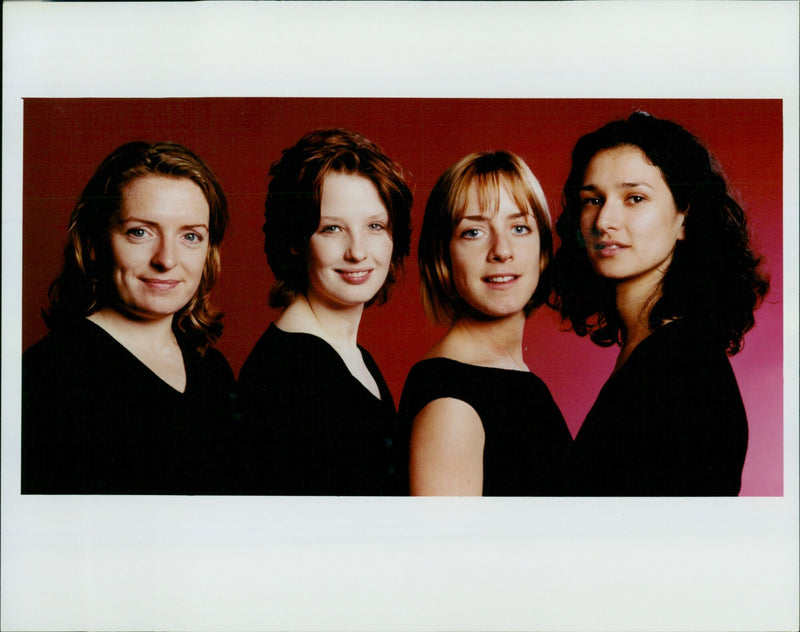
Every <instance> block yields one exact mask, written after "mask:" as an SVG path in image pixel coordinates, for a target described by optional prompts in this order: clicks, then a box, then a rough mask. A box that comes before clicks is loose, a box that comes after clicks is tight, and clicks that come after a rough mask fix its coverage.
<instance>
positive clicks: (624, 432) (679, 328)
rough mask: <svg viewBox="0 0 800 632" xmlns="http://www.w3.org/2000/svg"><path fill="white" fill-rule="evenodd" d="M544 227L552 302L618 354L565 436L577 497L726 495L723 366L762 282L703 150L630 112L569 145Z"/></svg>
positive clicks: (734, 417)
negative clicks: (559, 193) (555, 242)
mask: <svg viewBox="0 0 800 632" xmlns="http://www.w3.org/2000/svg"><path fill="white" fill-rule="evenodd" d="M563 204H564V212H563V213H562V215H561V217H560V218H559V220H558V222H557V225H556V229H557V232H558V235H559V237H560V238H561V247H560V249H559V250H558V253H557V254H556V256H555V259H554V263H553V269H552V271H553V281H554V287H555V291H556V298H555V300H554V304H555V306H557V307H558V309H559V310H560V312H561V314H562V316H563V317H564V318H565V319H567V320H569V323H570V325H571V328H572V329H573V330H574V331H575V332H576V333H577V334H578V335H580V336H585V335H587V334H588V335H589V336H590V338H591V339H592V341H594V342H595V343H597V344H599V345H601V346H612V345H615V344H617V345H619V346H620V353H619V356H618V358H617V363H616V367H615V369H614V372H613V373H612V375H611V377H610V378H609V380H608V382H606V384H605V386H604V387H603V389H602V390H601V392H600V394H599V396H598V398H597V401H596V402H595V404H594V406H593V408H592V409H591V411H590V412H589V414H588V416H587V418H586V420H585V421H584V423H583V425H582V427H581V429H580V432H579V433H578V436H577V437H576V440H575V443H574V446H573V448H574V449H573V452H572V455H571V481H572V485H573V487H572V492H573V493H575V494H578V495H606V496H633V495H653V496H656V495H658V496H660V495H683V496H692V495H736V494H738V493H739V489H740V485H741V472H742V466H743V464H744V458H745V454H746V451H747V436H748V430H747V417H746V414H745V409H744V405H743V403H742V398H741V395H740V393H739V388H738V385H737V383H736V378H735V376H734V374H733V371H732V369H731V366H730V362H729V361H728V358H727V357H726V352H727V353H728V354H731V355H732V354H735V353H736V352H738V351H739V350H740V348H741V345H742V338H743V336H744V334H745V332H746V331H748V330H749V329H750V328H751V327H752V326H753V323H754V319H753V312H754V310H755V308H756V307H757V306H758V305H759V304H760V302H761V300H762V299H763V297H764V295H765V293H766V291H767V289H768V282H767V280H766V279H765V278H764V277H762V276H761V274H760V273H759V271H758V264H759V259H758V257H756V256H755V255H754V253H753V251H752V250H751V248H750V242H749V238H748V233H747V227H746V221H745V214H744V211H743V210H742V207H741V206H740V205H739V203H738V202H736V200H735V199H734V198H733V197H732V196H731V194H730V193H729V191H728V187H727V185H726V183H725V179H724V178H723V176H722V174H721V172H720V170H719V168H718V166H716V165H715V163H714V162H713V160H712V159H711V157H710V156H709V152H708V151H707V150H706V149H705V147H703V145H702V144H701V143H700V141H698V139H696V138H695V137H694V136H692V135H691V134H690V133H689V132H687V131H686V130H685V129H684V128H682V127H681V126H680V125H678V124H676V123H673V122H671V121H666V120H660V119H658V118H656V117H654V116H651V115H649V114H647V113H643V112H637V113H635V114H632V115H631V116H630V117H629V118H628V119H627V120H621V121H615V122H612V123H609V124H607V125H605V126H604V127H602V128H601V129H599V130H597V131H596V132H593V133H590V134H587V135H585V136H583V137H582V138H581V139H580V140H579V141H578V143H577V144H576V146H575V149H574V150H573V152H572V168H571V171H570V174H569V177H568V178H567V182H566V184H565V186H564V191H563Z"/></svg>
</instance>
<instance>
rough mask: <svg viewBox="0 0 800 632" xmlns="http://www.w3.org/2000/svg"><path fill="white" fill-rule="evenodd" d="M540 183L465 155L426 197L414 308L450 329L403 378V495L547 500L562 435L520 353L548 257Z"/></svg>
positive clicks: (501, 158) (504, 157)
mask: <svg viewBox="0 0 800 632" xmlns="http://www.w3.org/2000/svg"><path fill="white" fill-rule="evenodd" d="M552 244H553V241H552V234H551V231H550V217H549V215H548V211H547V203H546V200H545V197H544V193H543V192H542V189H541V186H540V185H539V182H538V181H537V180H536V178H535V177H534V175H533V173H531V170H530V169H529V168H528V166H527V165H526V164H525V162H524V161H523V160H522V159H521V158H519V157H518V156H516V155H514V154H511V153H508V152H504V151H495V152H484V153H475V154H470V155H468V156H465V157H464V158H462V159H461V160H460V161H458V162H457V163H455V164H454V165H453V166H451V167H450V168H449V169H448V170H447V171H446V172H445V173H444V174H443V175H442V176H441V177H440V178H439V180H438V182H437V183H436V185H435V186H434V189H433V191H432V193H431V195H430V197H429V198H428V204H427V206H426V208H425V218H424V220H423V224H422V232H421V235H420V243H419V266H420V273H421V276H422V300H423V305H424V307H425V309H426V311H427V313H428V316H429V317H430V318H431V320H433V321H434V322H436V323H438V324H444V325H447V326H448V327H449V329H448V331H447V333H446V334H445V336H444V337H443V338H442V339H441V340H440V341H439V342H438V343H437V344H436V345H434V346H433V348H432V349H431V350H430V351H429V352H428V353H427V354H426V356H425V358H424V359H423V360H422V361H421V362H419V363H417V364H416V365H414V367H413V368H412V369H411V372H410V373H409V375H408V378H407V379H406V383H405V386H404V388H403V395H402V398H401V401H400V415H401V419H402V420H403V422H404V423H405V425H406V426H410V458H409V476H410V491H411V493H412V494H414V495H449V496H455V495H478V496H479V495H487V496H534V495H557V494H558V493H559V492H560V491H561V489H562V487H561V485H562V469H561V466H562V461H563V457H564V453H565V451H566V449H567V448H568V446H569V445H570V442H571V436H570V433H569V430H568V428H567V426H566V423H565V422H564V418H563V417H562V415H561V412H560V411H559V410H558V407H557V406H556V403H555V402H554V401H553V398H552V396H551V395H550V391H549V390H548V388H547V386H546V385H545V384H544V382H542V381H541V380H540V379H539V378H538V377H537V376H536V375H534V374H533V373H531V372H530V370H529V369H528V367H527V365H526V364H525V360H524V358H523V353H522V337H523V331H524V327H525V321H526V318H527V317H528V315H529V314H530V313H531V312H532V311H533V309H534V308H536V307H537V306H538V305H541V304H542V303H543V302H544V300H545V299H546V297H547V294H548V291H549V286H548V284H547V280H546V278H545V277H546V270H547V265H548V263H549V260H550V256H551V254H552V248H553V245H552Z"/></svg>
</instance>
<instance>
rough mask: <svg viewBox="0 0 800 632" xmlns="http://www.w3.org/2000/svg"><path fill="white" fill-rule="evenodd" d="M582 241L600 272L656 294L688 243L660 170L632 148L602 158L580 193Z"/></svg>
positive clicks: (681, 217)
mask: <svg viewBox="0 0 800 632" xmlns="http://www.w3.org/2000/svg"><path fill="white" fill-rule="evenodd" d="M580 195H581V235H582V236H583V240H584V242H585V243H586V248H587V252H588V255H589V259H590V261H591V262H592V266H593V267H594V269H595V271H596V272H597V273H598V274H599V275H601V276H604V277H606V278H609V279H613V280H616V281H618V282H619V283H621V284H622V283H624V284H625V285H629V286H630V285H636V286H641V288H642V289H643V290H644V291H645V292H648V293H649V292H652V291H653V290H654V289H655V288H657V287H658V284H659V283H660V281H661V279H662V278H663V276H664V274H665V273H666V271H667V269H668V268H669V265H670V262H671V261H672V253H673V252H674V250H675V244H676V242H678V241H679V240H681V239H683V238H684V228H683V221H684V217H685V213H684V212H681V211H679V210H678V209H677V208H676V206H675V201H674V200H673V198H672V193H671V192H670V190H669V187H668V186H667V183H666V182H665V181H664V177H663V176H662V174H661V170H660V169H658V167H656V166H654V165H653V164H652V163H650V161H649V160H648V159H647V156H646V155H645V153H644V152H643V151H642V150H641V149H639V148H638V147H635V146H633V145H621V146H619V147H613V148H611V149H605V150H603V151H600V152H598V153H597V154H595V156H594V157H593V158H592V160H591V162H590V163H589V166H588V167H587V168H586V172H585V174H584V177H583V186H582V187H581V193H580Z"/></svg>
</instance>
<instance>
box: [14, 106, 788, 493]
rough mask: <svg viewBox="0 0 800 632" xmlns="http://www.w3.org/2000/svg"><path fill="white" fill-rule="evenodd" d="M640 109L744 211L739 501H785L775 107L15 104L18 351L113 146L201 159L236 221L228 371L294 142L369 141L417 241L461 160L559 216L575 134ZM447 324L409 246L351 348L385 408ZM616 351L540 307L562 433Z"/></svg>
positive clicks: (39, 325)
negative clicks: (497, 162) (747, 278)
mask: <svg viewBox="0 0 800 632" xmlns="http://www.w3.org/2000/svg"><path fill="white" fill-rule="evenodd" d="M637 109H644V110H648V111H650V112H651V113H653V114H655V115H657V116H659V117H662V118H669V119H673V120H675V121H677V122H678V123H681V124H682V125H683V126H684V127H686V128H687V129H689V130H690V131H691V132H693V133H694V134H696V135H697V136H699V137H700V138H701V139H702V140H703V141H704V142H705V144H706V146H707V147H708V148H709V149H710V150H711V152H712V153H713V154H714V155H715V156H716V157H717V159H718V160H719V162H720V164H721V165H722V167H723V170H724V172H725V174H726V176H727V178H728V181H729V183H730V184H731V185H732V187H733V188H734V190H735V191H736V193H737V195H738V197H739V199H740V201H742V202H743V203H744V206H745V208H746V210H747V212H748V216H749V221H750V227H751V234H752V236H753V239H754V242H755V245H756V248H757V249H758V250H759V251H760V252H761V253H762V254H763V255H764V258H765V269H766V270H767V271H768V272H769V274H770V275H771V279H772V287H771V290H770V294H769V295H768V297H767V301H766V303H765V304H764V305H763V306H762V308H761V309H760V310H759V311H758V312H757V315H756V327H755V328H754V329H753V330H752V331H751V332H750V333H749V334H748V335H747V337H746V344H745V348H744V350H743V351H742V352H741V353H739V354H738V355H737V356H735V357H734V358H733V359H732V364H733V367H734V370H735V372H736V375H737V378H738V381H739V386H740V388H741V391H742V396H743V398H744V401H745V405H746V407H747V412H748V419H749V422H750V443H749V448H748V453H747V460H746V462H745V467H744V472H743V476H742V492H741V493H742V495H753V496H780V495H782V494H783V375H782V365H783V352H782V341H783V322H782V301H783V294H782V286H783V282H782V279H783V270H782V254H783V253H782V154H783V152H782V114H781V112H782V103H781V101H779V100H695V99H682V100H676V99H636V100H630V99H614V100H610V99H597V100H594V99H592V100H590V99H542V100H531V99H459V100H454V99H320V98H313V99H310V98H309V99H306V98H303V99H284V98H281V99H261V98H244V99H233V98H213V99H26V100H25V109H24V117H25V118H24V154H23V180H24V182H23V187H24V188H23V273H22V276H23V305H22V322H23V332H22V333H23V348H27V347H28V346H30V345H31V344H33V343H34V342H36V340H38V339H39V338H41V337H42V336H43V335H44V334H45V333H46V331H47V330H46V327H45V326H44V323H43V322H42V319H41V317H40V315H39V313H40V310H41V309H42V308H43V307H44V306H46V304H47V288H48V286H49V284H50V282H51V281H52V280H53V279H54V278H55V276H56V275H57V274H58V271H59V269H60V267H61V258H62V251H63V246H64V244H65V237H66V225H67V220H68V217H69V213H70V211H71V209H72V206H73V205H74V203H75V200H76V198H77V196H78V195H79V194H80V191H81V189H82V188H83V186H84V185H85V184H86V182H87V180H88V179H89V177H90V176H91V175H92V173H93V172H94V170H95V169H96V168H97V166H98V165H99V163H100V161H101V160H102V159H103V158H104V157H105V156H106V155H107V154H108V153H109V152H111V151H112V150H113V149H115V148H116V147H118V146H119V145H121V144H122V143H124V142H127V141H130V140H148V141H159V140H172V141H177V142H180V143H183V144H185V145H186V146H188V147H189V148H190V149H192V150H194V151H195V152H197V153H198V154H199V155H200V156H201V157H202V158H203V159H204V160H205V161H206V162H207V163H208V164H209V165H210V167H211V168H212V170H213V171H214V172H215V173H216V175H217V176H218V178H219V180H220V182H221V184H222V186H223V188H224V189H225V192H226V194H227V196H228V201H229V206H230V213H231V223H230V227H229V232H228V233H227V234H226V237H225V242H224V243H223V274H222V277H221V280H220V282H219V285H218V286H217V288H216V290H215V296H214V301H215V303H216V305H217V306H218V307H220V308H221V309H223V310H224V311H225V312H226V319H225V333H224V335H223V337H222V339H221V341H220V343H219V345H218V346H219V348H220V349H221V350H222V352H223V353H224V354H225V355H226V356H227V358H228V360H229V361H230V363H231V366H232V367H233V370H234V371H235V372H238V370H239V368H240V367H241V365H242V363H243V362H244V359H245V357H246V356H247V354H248V353H249V351H250V349H251V348H252V346H253V345H254V344H255V342H256V340H257V339H258V337H259V336H260V335H261V333H262V332H263V330H264V329H265V328H266V326H267V324H268V323H269V322H270V321H271V320H272V319H273V318H274V317H275V312H274V311H272V310H270V309H269V308H268V307H267V305H266V296H267V292H268V290H269V287H270V285H271V281H272V277H271V274H270V272H269V268H268V267H267V264H266V258H265V256H264V254H263V250H262V233H261V223H262V213H263V202H264V196H265V193H266V183H267V172H268V168H269V165H270V163H271V162H273V161H274V160H276V159H277V158H278V157H279V155H280V151H281V149H284V148H286V147H289V146H291V145H292V144H294V143H295V142H296V141H297V139H298V138H299V137H300V136H301V135H302V134H304V133H306V132H308V131H310V130H312V129H317V128H323V127H347V128H351V129H354V130H356V131H359V132H361V133H362V134H364V135H365V136H367V137H368V138H370V139H372V140H374V141H375V142H377V143H378V144H379V145H381V147H382V148H383V149H384V151H385V152H386V153H387V154H389V155H390V156H391V157H392V158H394V159H395V160H397V161H398V162H399V163H400V164H402V165H403V166H404V167H405V168H406V169H407V170H408V171H409V172H410V173H411V174H412V178H411V184H412V190H414V192H415V203H414V207H413V209H412V217H413V223H414V234H413V240H412V241H413V243H414V244H415V243H416V238H417V237H418V235H419V227H420V223H421V218H422V213H423V209H424V206H425V201H426V198H427V194H428V192H429V191H430V188H431V186H432V185H433V183H434V181H435V180H436V178H437V177H438V176H439V174H440V173H441V172H442V171H443V170H444V169H445V168H446V167H447V166H449V165H450V164H451V163H452V162H454V161H455V160H457V159H458V158H460V157H462V156H463V155H464V154H466V153H468V152H471V151H477V150H485V149H506V150H509V151H513V152H515V153H518V154H520V155H522V156H523V157H524V158H525V159H526V160H527V162H528V164H529V165H530V166H531V168H532V169H533V172H534V173H535V174H536V176H537V177H538V178H539V180H540V182H541V183H542V186H543V188H544V190H545V193H546V194H547V197H548V201H549V203H550V208H551V213H552V215H553V216H554V218H555V217H557V216H558V213H559V212H560V208H559V199H560V190H561V186H562V185H563V183H564V180H565V178H566V176H567V173H568V170H569V155H570V151H571V149H572V146H573V145H574V143H575V141H576V140H577V139H578V137H579V136H580V135H582V134H584V133H586V132H588V131H592V130H594V129H596V128H597V127H599V126H600V125H602V124H604V123H606V122H608V121H609V120H612V119H616V118H622V117H625V116H627V115H628V114H629V113H630V112H631V111H633V110H637ZM442 333H443V330H441V329H437V328H435V327H433V326H432V325H430V324H429V323H428V322H427V320H426V319H425V317H424V315H423V312H422V308H421V306H420V302H419V297H418V274H417V266H416V250H415V249H414V248H413V247H412V253H411V257H409V259H408V262H407V266H406V274H405V279H404V280H403V281H401V282H400V283H399V284H397V285H396V286H395V288H394V291H393V294H392V298H391V300H390V301H389V303H388V304H386V305H385V306H383V307H373V308H371V309H369V310H367V312H366V313H365V316H364V319H363V321H362V326H361V335H360V341H361V343H362V344H363V345H364V346H365V347H367V349H369V350H370V352H371V353H372V354H373V356H374V357H375V359H376V360H377V362H378V364H379V365H380V367H381V369H382V371H383V373H384V376H385V377H386V380H387V381H388V383H389V386H390V388H391V389H392V392H393V393H394V395H395V399H396V400H397V399H399V396H400V392H401V389H402V385H403V380H404V379H405V375H406V373H407V372H408V370H409V368H410V367H411V365H412V364H413V363H414V362H416V361H417V360H418V359H419V358H420V357H421V356H422V354H423V353H424V352H425V351H426V350H427V349H428V348H429V347H430V346H431V345H432V344H433V343H434V342H435V340H437V339H438V337H439V336H441V335H442ZM615 357H616V351H615V349H601V348H599V347H596V346H595V345H593V344H592V343H591V342H589V341H588V340H586V339H581V338H578V337H577V336H575V335H574V334H572V333H569V332H562V331H560V323H559V319H558V317H557V315H556V314H555V313H554V312H552V311H551V310H549V309H548V308H546V307H545V308H541V309H540V310H538V311H537V312H536V313H535V314H534V315H533V316H531V318H530V319H529V322H528V325H527V329H526V337H525V359H526V362H527V363H528V365H529V366H530V367H531V369H532V370H533V371H534V372H535V373H537V374H538V375H539V376H540V377H542V378H543V379H544V380H545V382H546V383H547V384H548V386H549V387H550V389H551V391H552V393H553V396H554V397H555V399H556V401H557V402H558V404H559V406H560V407H561V410H562V412H563V413H564V416H565V417H566V419H567V422H568V424H569V426H570V429H571V431H572V433H573V434H575V433H576V432H577V431H578V429H579V428H580V424H581V422H582V421H583V418H584V416H585V415H586V413H587V412H588V410H589V408H590V407H591V405H592V403H593V402H594V399H595V397H596V395H597V393H598V391H599V389H600V387H601V386H602V384H603V383H604V381H605V380H606V378H607V377H608V375H609V373H610V371H611V368H612V366H613V364H614V360H615Z"/></svg>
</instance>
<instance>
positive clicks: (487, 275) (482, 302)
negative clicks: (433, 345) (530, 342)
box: [450, 183, 540, 318]
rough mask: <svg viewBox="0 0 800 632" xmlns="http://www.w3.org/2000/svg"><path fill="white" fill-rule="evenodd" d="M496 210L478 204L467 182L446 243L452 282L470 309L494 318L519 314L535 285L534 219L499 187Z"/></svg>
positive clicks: (474, 189)
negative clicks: (464, 202) (461, 213)
mask: <svg viewBox="0 0 800 632" xmlns="http://www.w3.org/2000/svg"><path fill="white" fill-rule="evenodd" d="M499 202H500V203H499V207H498V208H497V212H494V209H485V208H481V207H480V204H479V201H478V189H477V185H476V184H474V183H473V184H472V186H471V187H470V190H469V196H468V202H467V209H466V212H465V213H464V217H463V218H462V219H461V221H460V222H459V223H458V224H457V225H456V227H455V229H454V232H453V237H452V239H451V241H450V260H451V262H452V267H453V284H454V285H455V289H456V291H457V292H458V295H459V296H460V297H461V298H462V299H463V300H464V301H465V302H466V303H467V304H468V305H469V306H470V307H472V308H473V309H475V310H477V311H478V312H480V313H482V314H485V315H486V316H490V317H494V318H502V317H506V316H512V315H515V314H518V313H520V312H522V311H523V310H524V308H525V306H526V305H527V304H528V301H530V299H531V296H533V293H534V292H535V291H536V286H537V285H538V284H539V274H540V259H539V254H540V244H539V231H538V229H537V226H536V220H535V219H534V217H533V215H532V214H531V213H528V212H526V211H524V210H521V209H520V208H519V207H517V205H516V204H515V202H514V200H513V198H512V197H511V196H510V195H509V193H508V191H507V189H506V186H505V185H504V184H501V186H500V200H499Z"/></svg>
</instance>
